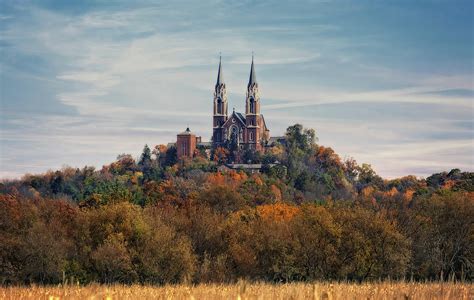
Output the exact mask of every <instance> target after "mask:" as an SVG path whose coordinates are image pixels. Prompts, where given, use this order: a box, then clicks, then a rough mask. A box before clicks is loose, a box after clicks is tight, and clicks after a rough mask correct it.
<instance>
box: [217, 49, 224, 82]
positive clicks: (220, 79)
mask: <svg viewBox="0 0 474 300" xmlns="http://www.w3.org/2000/svg"><path fill="white" fill-rule="evenodd" d="M223 83H224V74H223V73H222V62H221V57H220V56H219V70H218V71H217V82H216V87H217V86H219V85H221V84H223Z"/></svg>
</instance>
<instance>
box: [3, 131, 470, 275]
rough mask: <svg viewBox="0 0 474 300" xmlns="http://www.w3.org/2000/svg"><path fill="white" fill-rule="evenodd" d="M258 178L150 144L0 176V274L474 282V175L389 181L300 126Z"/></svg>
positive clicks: (221, 158) (251, 156) (216, 158)
mask: <svg viewBox="0 0 474 300" xmlns="http://www.w3.org/2000/svg"><path fill="white" fill-rule="evenodd" d="M243 156H244V159H245V161H251V162H253V163H261V164H262V169H261V173H260V174H248V173H245V172H244V171H229V170H227V171H218V170H220V168H219V166H220V165H222V164H224V163H225V162H227V161H229V160H232V159H234V158H233V157H232V154H231V153H229V152H228V151H227V150H225V149H222V148H221V149H218V150H217V151H215V152H214V153H211V157H212V159H211V160H209V159H207V157H206V154H205V152H204V150H203V149H200V151H197V152H196V155H195V157H194V158H193V159H184V160H180V161H178V160H177V159H176V150H175V149H174V148H170V149H167V148H166V147H165V146H163V145H159V146H156V147H155V148H153V150H151V149H150V148H149V147H148V146H145V148H144V150H143V153H142V155H141V157H140V158H139V159H138V160H135V159H134V158H133V157H132V156H131V155H125V154H124V155H119V156H118V158H117V160H116V161H115V162H113V163H111V164H110V165H106V166H103V167H102V169H100V170H99V169H97V170H96V169H95V168H93V167H84V168H82V169H75V168H63V169H62V170H59V171H55V172H53V171H51V172H48V173H46V174H43V175H25V176H24V177H23V178H22V179H21V180H14V181H3V182H2V183H1V184H0V259H1V260H0V283H2V282H3V283H30V282H41V283H57V282H61V281H65V280H69V282H70V281H71V280H72V281H74V282H76V281H79V282H81V283H86V282H91V281H100V282H143V283H145V282H147V283H169V282H171V283H173V282H183V281H187V282H190V281H192V282H209V281H215V282H224V281H234V280H237V279H239V278H247V279H252V280H267V281H291V280H315V279H318V280H326V279H338V280H339V279H348V280H367V279H379V278H392V279H393V278H399V279H402V278H413V279H416V280H424V279H452V278H456V279H468V280H472V279H473V278H474V225H473V220H474V173H469V172H461V171H460V170H458V169H453V170H451V171H449V172H442V173H437V174H433V175H432V176H430V177H428V178H426V179H417V178H416V177H414V176H406V177H403V178H399V179H393V180H384V179H383V178H381V177H380V176H378V175H377V174H376V173H375V172H374V171H373V170H372V169H371V167H370V165H367V164H362V165H358V164H357V162H356V161H354V160H353V159H348V160H346V161H343V160H341V158H340V157H339V156H338V155H337V154H336V153H335V152H334V151H333V150H332V149H331V148H329V147H325V146H322V145H318V144H317V139H316V137H315V133H314V131H313V130H311V129H304V128H303V127H302V126H301V125H298V124H297V125H294V126H291V127H289V128H288V130H287V132H286V142H285V143H283V144H277V145H275V146H273V147H271V148H269V149H268V150H267V151H266V153H265V154H263V155H261V154H259V153H255V152H251V151H246V152H245V153H243Z"/></svg>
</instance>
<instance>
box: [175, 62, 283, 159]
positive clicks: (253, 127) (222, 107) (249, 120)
mask: <svg viewBox="0 0 474 300" xmlns="http://www.w3.org/2000/svg"><path fill="white" fill-rule="evenodd" d="M275 139H278V138H275ZM272 142H273V141H271V140H270V130H268V128H267V125H266V124H265V119H264V117H263V115H262V114H261V113H260V93H259V90H258V83H257V76H256V74H255V65H254V62H253V56H252V64H251V65H250V76H249V82H248V84H247V91H246V96H245V114H243V113H240V112H236V111H235V110H233V111H232V113H231V114H230V115H229V102H228V99H227V87H226V84H225V82H224V75H223V73H222V60H221V59H219V69H218V71H217V82H216V85H215V87H214V99H213V113H212V139H211V142H209V143H207V142H202V141H201V137H199V136H196V135H194V133H192V132H191V130H190V129H189V128H187V129H186V130H185V131H184V132H182V133H180V134H178V135H177V140H176V143H170V144H168V146H174V147H176V150H177V155H178V158H181V157H185V156H186V157H193V156H194V153H195V151H196V148H197V147H202V148H205V149H208V150H211V149H217V148H218V147H224V148H227V149H229V150H231V151H237V152H239V151H240V150H247V149H250V150H254V151H258V152H263V151H264V150H265V147H266V146H269V145H270V144H271V143H272Z"/></svg>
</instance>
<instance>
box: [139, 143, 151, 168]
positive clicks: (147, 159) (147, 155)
mask: <svg viewBox="0 0 474 300" xmlns="http://www.w3.org/2000/svg"><path fill="white" fill-rule="evenodd" d="M138 165H139V166H141V167H147V166H150V165H151V150H150V147H148V145H145V147H143V152H142V155H141V156H140V160H139V161H138Z"/></svg>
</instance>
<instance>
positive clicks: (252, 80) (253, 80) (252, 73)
mask: <svg viewBox="0 0 474 300" xmlns="http://www.w3.org/2000/svg"><path fill="white" fill-rule="evenodd" d="M254 83H257V76H256V75H255V68H254V66H253V52H252V65H251V66H250V76H249V84H248V86H251V85H252V84H254Z"/></svg>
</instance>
